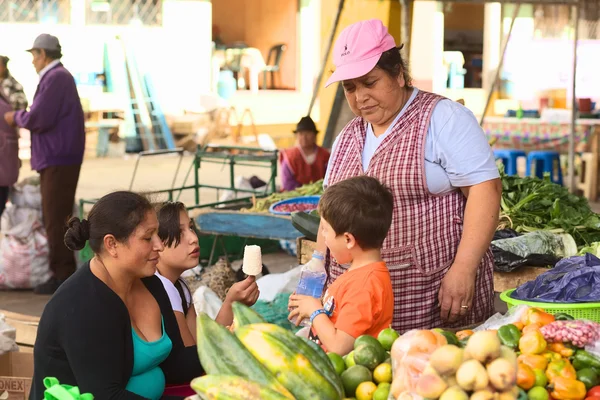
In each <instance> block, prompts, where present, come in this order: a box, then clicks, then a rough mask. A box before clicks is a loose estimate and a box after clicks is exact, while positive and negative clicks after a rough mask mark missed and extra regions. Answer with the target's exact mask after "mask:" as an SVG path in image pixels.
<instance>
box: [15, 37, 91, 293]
mask: <svg viewBox="0 0 600 400" xmlns="http://www.w3.org/2000/svg"><path fill="white" fill-rule="evenodd" d="M27 51H29V52H30V53H31V54H32V56H33V66H34V67H35V70H36V72H37V73H38V74H39V76H40V81H39V84H38V87H37V90H36V92H35V97H34V98H33V103H32V105H31V108H30V109H29V111H26V110H20V111H16V112H15V111H13V112H8V113H6V114H5V115H4V119H5V120H6V122H7V123H8V124H9V125H16V126H19V127H21V128H25V129H28V130H29V131H30V132H31V168H32V169H34V170H36V171H38V172H39V173H40V185H41V192H42V215H43V218H44V226H45V228H46V232H47V234H48V245H49V249H50V255H49V258H50V270H51V271H52V273H53V277H52V278H51V279H50V280H49V281H48V282H46V283H44V284H42V285H40V286H38V287H36V288H35V292H36V293H38V294H52V293H54V292H55V291H56V289H58V287H59V286H60V284H61V283H62V282H64V281H65V280H66V279H67V278H68V277H69V276H70V275H71V274H72V273H73V272H75V268H76V264H75V257H74V254H73V252H72V251H70V250H69V249H67V247H66V246H65V244H64V234H65V230H66V222H67V221H68V219H69V218H70V216H71V213H72V212H73V204H74V203H75V190H76V189H77V181H78V180H79V171H80V169H81V163H82V162H83V152H84V148H85V122H84V116H83V109H82V107H81V101H80V99H79V94H78V93H77V87H76V85H75V79H74V78H73V76H72V75H71V73H70V72H69V71H67V69H66V68H65V67H63V65H62V64H61V62H60V59H61V57H62V53H61V46H60V43H59V41H58V39H57V38H56V37H55V36H52V35H48V34H42V35H40V36H38V37H37V38H36V39H35V41H34V43H33V47H32V48H31V49H29V50H27Z"/></svg>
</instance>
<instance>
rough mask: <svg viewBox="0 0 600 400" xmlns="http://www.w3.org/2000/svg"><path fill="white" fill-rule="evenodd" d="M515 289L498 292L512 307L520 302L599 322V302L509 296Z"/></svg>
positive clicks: (554, 312) (548, 310)
mask: <svg viewBox="0 0 600 400" xmlns="http://www.w3.org/2000/svg"><path fill="white" fill-rule="evenodd" d="M514 291H515V289H509V290H506V291H504V292H502V293H501V294H500V299H501V300H502V301H503V302H505V303H506V304H507V305H508V308H513V307H516V306H518V305H521V304H525V305H528V306H530V307H539V308H542V309H543V310H544V311H546V312H547V313H549V314H558V313H567V314H569V315H571V316H572V317H573V318H575V319H586V320H588V321H594V322H599V323H600V303H542V302H538V301H524V300H517V299H513V298H512V297H511V294H512V292H514Z"/></svg>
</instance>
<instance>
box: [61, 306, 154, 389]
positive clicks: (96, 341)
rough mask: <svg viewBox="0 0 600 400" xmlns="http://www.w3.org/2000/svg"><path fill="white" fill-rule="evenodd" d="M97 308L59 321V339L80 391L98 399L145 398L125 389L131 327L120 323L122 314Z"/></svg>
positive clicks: (128, 374)
mask: <svg viewBox="0 0 600 400" xmlns="http://www.w3.org/2000/svg"><path fill="white" fill-rule="evenodd" d="M96 311H98V312H89V313H86V314H84V315H77V316H74V315H72V314H71V315H70V316H69V317H68V319H67V318H64V319H63V318H61V319H62V321H60V320H57V321H56V322H57V323H58V324H61V328H60V329H59V330H60V339H59V342H60V344H61V346H62V348H63V349H64V351H65V354H66V356H67V360H68V363H69V366H70V368H71V370H72V371H73V374H74V375H75V379H76V381H77V385H78V387H79V390H80V391H81V393H92V394H93V395H94V397H95V398H97V399H107V400H143V399H144V398H143V397H141V396H138V395H137V394H135V393H132V392H130V391H128V390H126V389H125V388H126V386H127V382H128V381H129V378H130V376H131V371H126V370H125V369H126V365H125V362H124V360H125V357H126V356H125V354H126V348H125V343H126V341H128V340H129V341H131V336H130V335H129V336H128V335H127V332H128V330H129V332H131V326H130V325H127V324H125V323H121V319H122V318H119V316H115V315H112V316H110V315H108V313H107V312H104V313H103V312H102V311H100V310H96ZM63 315H64V313H63ZM132 362H133V361H132Z"/></svg>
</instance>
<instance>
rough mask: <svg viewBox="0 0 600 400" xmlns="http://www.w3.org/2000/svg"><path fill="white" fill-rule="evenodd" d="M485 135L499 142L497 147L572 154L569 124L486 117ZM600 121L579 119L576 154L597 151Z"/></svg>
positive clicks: (484, 124)
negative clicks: (570, 150)
mask: <svg viewBox="0 0 600 400" xmlns="http://www.w3.org/2000/svg"><path fill="white" fill-rule="evenodd" d="M483 130H484V131H485V133H486V135H487V136H488V137H489V138H490V139H492V138H494V139H496V141H495V144H494V147H495V148H507V149H520V150H526V151H529V150H555V151H558V152H561V153H564V154H567V153H568V152H569V136H570V135H571V124H570V122H547V121H543V120H541V119H539V118H521V119H518V118H505V117H486V118H485V120H484V122H483ZM599 133H600V119H578V120H577V124H576V129H575V151H576V152H595V153H597V152H598V144H597V141H598V134H599Z"/></svg>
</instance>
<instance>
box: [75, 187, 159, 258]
mask: <svg viewBox="0 0 600 400" xmlns="http://www.w3.org/2000/svg"><path fill="white" fill-rule="evenodd" d="M148 211H153V208H152V204H151V203H150V201H149V200H148V199H147V198H146V197H144V196H142V195H140V194H138V193H133V192H128V191H119V192H114V193H109V194H107V195H106V196H104V197H102V198H101V199H100V200H98V201H97V202H96V204H94V206H93V207H92V209H91V210H90V213H89V215H88V218H87V219H82V220H80V219H79V218H77V217H73V218H71V219H70V220H69V222H68V229H67V232H66V233H65V245H66V246H67V247H68V248H69V249H71V250H74V251H75V250H81V249H83V248H84V247H85V243H86V241H88V240H89V243H90V247H91V249H92V250H93V251H94V253H96V254H99V253H100V252H101V251H102V246H103V243H104V237H105V236H106V235H113V236H114V237H115V239H116V240H118V241H119V242H122V243H125V242H127V239H128V238H129V236H131V234H132V233H133V232H134V231H135V228H137V226H138V225H139V224H141V223H142V222H143V221H144V219H145V218H146V214H147V213H148Z"/></svg>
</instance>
